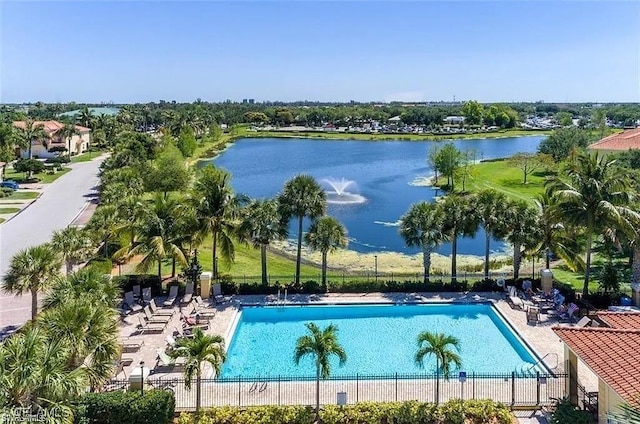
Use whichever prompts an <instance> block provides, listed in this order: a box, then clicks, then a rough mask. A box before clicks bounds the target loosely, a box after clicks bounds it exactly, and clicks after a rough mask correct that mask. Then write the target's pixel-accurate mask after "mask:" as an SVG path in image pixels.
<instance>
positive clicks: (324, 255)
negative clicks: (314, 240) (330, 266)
mask: <svg viewBox="0 0 640 424" xmlns="http://www.w3.org/2000/svg"><path fill="white" fill-rule="evenodd" d="M322 286H323V287H326V286H327V251H326V250H323V251H322Z"/></svg>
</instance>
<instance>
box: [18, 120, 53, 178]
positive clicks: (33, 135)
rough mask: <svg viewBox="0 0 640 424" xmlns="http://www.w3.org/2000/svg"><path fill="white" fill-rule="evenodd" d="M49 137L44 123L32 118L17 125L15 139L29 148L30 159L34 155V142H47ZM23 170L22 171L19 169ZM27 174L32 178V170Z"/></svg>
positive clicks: (24, 147) (22, 145) (23, 147)
mask: <svg viewBox="0 0 640 424" xmlns="http://www.w3.org/2000/svg"><path fill="white" fill-rule="evenodd" d="M48 139H49V134H47V132H46V131H45V129H44V126H43V124H41V123H36V122H34V121H32V120H30V119H27V120H26V121H24V126H19V127H17V129H16V131H15V132H14V141H15V142H16V144H17V145H18V146H20V148H22V149H27V151H28V153H29V154H28V156H27V158H28V159H32V158H33V155H32V154H31V147H32V146H33V143H45V141H46V140H48ZM18 172H22V171H18ZM26 172H29V175H27V178H28V179H30V178H31V172H30V171H26Z"/></svg>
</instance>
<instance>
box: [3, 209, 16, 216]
mask: <svg viewBox="0 0 640 424" xmlns="http://www.w3.org/2000/svg"><path fill="white" fill-rule="evenodd" d="M19 210H20V208H0V215H5V214H9V213H16V212H18V211H19Z"/></svg>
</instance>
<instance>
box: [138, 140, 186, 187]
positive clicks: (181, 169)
mask: <svg viewBox="0 0 640 424" xmlns="http://www.w3.org/2000/svg"><path fill="white" fill-rule="evenodd" d="M190 181H191V173H190V172H189V169H188V168H187V167H186V166H185V165H184V158H183V157H182V154H181V153H180V150H178V148H177V147H175V146H174V145H173V144H169V145H167V146H165V147H164V149H163V150H162V152H160V154H159V155H158V157H157V158H156V160H155V161H154V164H153V165H152V166H151V169H150V170H149V173H148V174H147V176H146V178H145V186H146V188H147V190H148V191H157V192H161V193H163V194H164V197H167V193H169V192H170V191H183V190H185V189H186V188H187V186H188V185H189V183H190Z"/></svg>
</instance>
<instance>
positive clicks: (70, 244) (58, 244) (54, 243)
mask: <svg viewBox="0 0 640 424" xmlns="http://www.w3.org/2000/svg"><path fill="white" fill-rule="evenodd" d="M51 247H52V248H53V249H54V250H55V251H56V252H58V253H59V254H60V255H62V259H63V260H64V263H65V265H66V273H67V274H69V273H70V272H71V271H73V266H74V265H77V264H79V263H80V262H82V261H84V260H86V259H87V258H88V256H89V255H90V254H91V240H90V239H89V234H88V233H87V232H86V231H84V230H82V229H81V228H78V227H67V228H65V229H64V230H59V231H55V232H54V233H53V236H52V238H51Z"/></svg>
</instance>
